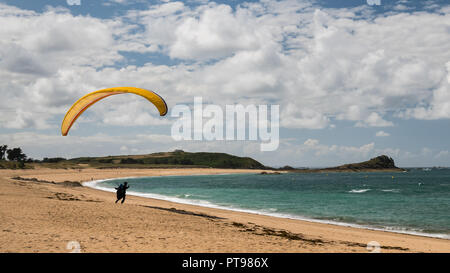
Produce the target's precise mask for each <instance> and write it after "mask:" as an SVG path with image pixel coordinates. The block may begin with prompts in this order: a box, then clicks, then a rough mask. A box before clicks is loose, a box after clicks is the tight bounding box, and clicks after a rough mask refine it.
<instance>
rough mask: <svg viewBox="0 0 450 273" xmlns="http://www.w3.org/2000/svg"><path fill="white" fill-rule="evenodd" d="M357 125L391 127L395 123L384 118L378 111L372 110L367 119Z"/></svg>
mask: <svg viewBox="0 0 450 273" xmlns="http://www.w3.org/2000/svg"><path fill="white" fill-rule="evenodd" d="M355 126H356V127H390V126H394V123H392V122H390V121H387V120H384V119H383V118H382V117H381V116H380V115H379V114H378V113H376V112H372V113H371V114H370V115H369V116H368V117H367V118H366V119H365V120H363V121H359V122H358V123H356V125H355Z"/></svg>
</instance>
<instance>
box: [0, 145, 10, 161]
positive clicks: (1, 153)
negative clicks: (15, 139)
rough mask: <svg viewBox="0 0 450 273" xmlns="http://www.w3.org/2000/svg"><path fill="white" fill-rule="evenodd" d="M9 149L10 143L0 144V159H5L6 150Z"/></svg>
mask: <svg viewBox="0 0 450 273" xmlns="http://www.w3.org/2000/svg"><path fill="white" fill-rule="evenodd" d="M7 150H8V145H2V146H0V160H4V159H5V155H6V151H7Z"/></svg>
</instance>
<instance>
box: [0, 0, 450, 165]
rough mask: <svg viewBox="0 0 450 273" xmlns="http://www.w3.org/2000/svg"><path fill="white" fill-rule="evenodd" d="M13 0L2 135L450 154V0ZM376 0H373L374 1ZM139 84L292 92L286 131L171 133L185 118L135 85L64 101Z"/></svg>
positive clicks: (328, 153) (238, 149)
mask: <svg viewBox="0 0 450 273" xmlns="http://www.w3.org/2000/svg"><path fill="white" fill-rule="evenodd" d="M76 2H77V1H70V0H69V1H65V0H61V1H57V0H54V1H25V0H24V1H20V0H19V1H17V0H15V1H9V0H3V1H0V13H1V15H0V21H1V22H0V24H1V25H2V26H6V27H2V29H1V30H0V41H1V42H0V75H1V77H2V79H3V81H2V82H1V83H0V91H1V96H2V99H1V101H0V111H1V113H2V115H1V117H0V143H4V144H8V145H9V146H11V147H13V146H20V147H22V148H23V149H24V151H25V152H26V153H27V155H29V156H30V157H33V158H42V157H55V156H64V157H77V156H97V155H116V154H143V153H151V152H159V151H167V150H173V149H184V150H186V151H220V152H229V153H232V154H236V155H240V156H250V157H253V158H255V159H257V160H259V161H261V162H262V163H264V164H267V165H271V166H281V165H292V166H333V165H337V164H341V163H350V162H356V161H360V160H366V159H368V158H370V157H373V156H376V155H379V154H387V155H389V156H391V157H393V158H394V159H395V161H396V162H397V165H399V166H450V154H449V151H450V142H449V140H448V136H449V135H450V87H449V86H450V5H449V3H448V1H440V0H439V1H438V0H436V1H433V0H430V1H412V0H411V1H406V0H401V1H400V0H389V1H388V0H380V5H369V4H370V3H371V1H366V0H364V1H363V0H333V1H325V0H317V1H308V0H302V1H300V0H298V1H297V0H281V1H269V0H266V1H215V2H213V1H201V0H190V1H141V0H110V1H87V0H84V1H83V0H80V5H69V4H68V3H76ZM372 2H376V1H372ZM112 86H136V87H142V88H146V89H151V90H155V91H157V92H158V93H159V94H160V95H162V96H163V97H164V98H165V99H166V101H167V103H168V105H169V108H171V107H172V106H173V105H176V104H181V103H188V104H191V103H192V102H193V99H194V97H195V96H201V97H203V99H204V101H208V102H210V103H214V104H218V105H225V104H236V103H240V104H244V105H249V104H256V105H259V104H279V105H280V124H281V128H280V145H279V148H278V150H277V151H274V152H261V151H260V150H259V143H258V142H255V141H180V142H177V141H174V140H173V139H172V138H171V136H170V129H171V125H172V123H173V122H174V118H171V117H167V118H160V117H159V116H158V114H157V111H156V110H155V109H153V108H151V107H148V105H147V103H146V102H145V101H144V100H143V99H141V98H136V97H134V96H132V95H130V96H129V95H123V96H114V97H111V98H107V99H105V100H104V101H102V103H98V104H96V105H95V106H94V107H92V108H90V109H89V110H88V111H86V112H85V113H84V114H83V116H82V117H81V118H80V119H79V120H78V121H77V123H76V125H75V126H74V127H73V128H72V130H71V132H70V133H69V136H68V137H62V136H60V128H59V126H60V123H61V120H62V118H63V116H64V113H65V111H66V110H67V109H68V108H69V107H70V105H71V104H72V103H73V102H74V101H76V100H77V99H78V98H79V97H81V96H82V95H83V94H85V93H86V92H89V91H94V90H97V89H100V88H106V87H112Z"/></svg>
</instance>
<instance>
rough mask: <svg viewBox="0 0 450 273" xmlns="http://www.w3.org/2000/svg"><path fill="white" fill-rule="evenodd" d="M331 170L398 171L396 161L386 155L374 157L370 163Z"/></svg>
mask: <svg viewBox="0 0 450 273" xmlns="http://www.w3.org/2000/svg"><path fill="white" fill-rule="evenodd" d="M329 169H338V170H345V169H350V170H363V169H373V170H378V169H398V167H397V166H395V163H394V160H393V159H392V158H391V157H388V156H386V155H380V156H377V157H374V158H372V159H370V160H368V161H364V162H360V163H352V164H345V165H341V166H338V167H334V168H329Z"/></svg>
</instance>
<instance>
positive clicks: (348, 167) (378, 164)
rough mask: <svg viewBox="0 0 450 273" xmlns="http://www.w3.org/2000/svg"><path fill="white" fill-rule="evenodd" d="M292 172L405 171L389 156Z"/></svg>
mask: <svg viewBox="0 0 450 273" xmlns="http://www.w3.org/2000/svg"><path fill="white" fill-rule="evenodd" d="M290 171H291V172H301V173H315V172H318V173H321V172H403V171H406V170H405V169H402V168H399V167H397V166H395V163H394V160H393V159H392V158H391V157H389V156H387V155H380V156H377V157H374V158H371V159H370V160H367V161H364V162H360V163H351V164H344V165H341V166H337V167H330V168H321V169H294V170H290Z"/></svg>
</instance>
